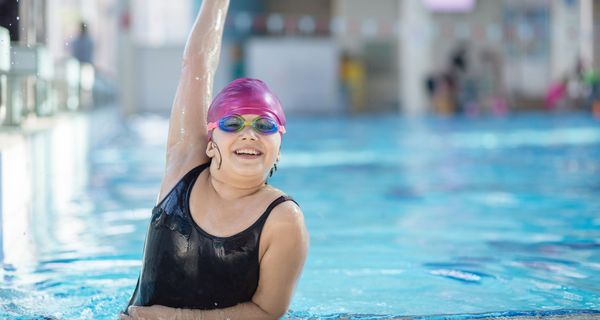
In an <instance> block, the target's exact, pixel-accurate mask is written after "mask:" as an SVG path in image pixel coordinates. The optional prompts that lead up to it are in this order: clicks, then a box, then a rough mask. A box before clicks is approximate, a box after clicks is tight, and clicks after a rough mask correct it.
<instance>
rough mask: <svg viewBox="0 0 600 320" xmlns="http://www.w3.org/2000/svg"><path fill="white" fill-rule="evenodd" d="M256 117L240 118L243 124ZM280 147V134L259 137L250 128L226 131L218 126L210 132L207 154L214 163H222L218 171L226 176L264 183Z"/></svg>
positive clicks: (277, 156) (248, 115) (247, 115)
mask: <svg viewBox="0 0 600 320" xmlns="http://www.w3.org/2000/svg"><path fill="white" fill-rule="evenodd" d="M257 117H258V116H257V115H253V114H246V115H242V118H244V119H245V120H246V121H252V120H254V119H256V118H257ZM213 142H214V144H213ZM215 144H216V146H215ZM280 146H281V134H279V133H277V132H276V133H273V134H261V133H258V132H257V131H256V130H255V129H254V128H253V127H252V126H246V127H244V128H243V129H242V130H240V131H237V132H226V131H223V130H221V129H220V128H218V127H217V128H215V129H214V130H213V133H212V141H210V142H209V143H208V146H207V148H206V154H207V155H208V156H209V157H210V158H212V160H213V161H216V163H217V164H218V163H219V162H221V170H223V171H224V172H226V173H230V174H232V175H234V176H236V175H237V176H242V177H245V178H254V177H256V178H258V177H260V178H261V179H262V180H265V179H266V177H267V174H268V173H269V171H270V170H271V168H272V167H273V165H274V164H275V162H276V161H277V160H278V158H279V148H280ZM217 149H218V150H217Z"/></svg>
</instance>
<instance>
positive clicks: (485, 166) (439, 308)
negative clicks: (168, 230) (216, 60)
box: [0, 112, 600, 319]
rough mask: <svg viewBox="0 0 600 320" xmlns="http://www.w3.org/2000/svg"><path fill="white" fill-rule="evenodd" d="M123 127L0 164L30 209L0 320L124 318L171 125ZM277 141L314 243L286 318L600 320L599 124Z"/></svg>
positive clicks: (160, 121)
mask: <svg viewBox="0 0 600 320" xmlns="http://www.w3.org/2000/svg"><path fill="white" fill-rule="evenodd" d="M108 114H110V112H108ZM115 119H117V118H116V117H111V116H109V115H100V116H93V117H85V116H80V117H78V118H77V119H74V120H72V121H71V120H69V124H68V125H66V127H65V128H62V129H61V127H60V126H58V127H57V128H56V129H49V130H46V131H41V132H38V133H35V134H32V135H31V136H29V137H27V138H26V139H24V140H23V143H24V147H22V148H21V149H22V150H21V151H19V153H18V154H20V155H21V156H20V158H19V156H16V155H14V156H12V157H9V158H3V162H2V166H3V168H5V169H3V170H8V169H6V168H9V166H10V165H12V163H11V162H10V161H14V165H15V166H17V168H19V169H18V170H21V171H22V172H24V173H26V174H25V175H24V176H23V175H22V174H20V173H19V172H21V171H18V170H17V171H15V170H12V171H13V173H12V174H13V176H10V177H9V176H7V174H11V173H10V172H7V173H4V172H3V177H2V178H3V179H4V181H5V182H4V184H3V185H4V186H6V184H7V181H8V183H15V184H16V183H19V184H23V186H21V187H20V188H23V190H25V189H30V191H29V192H30V193H31V199H32V201H30V202H31V203H30V204H29V205H25V206H24V207H19V206H17V205H15V206H14V208H15V209H14V210H15V211H14V212H2V215H1V217H2V226H3V228H4V233H5V236H4V247H5V250H4V251H5V252H4V253H3V256H4V263H3V264H2V268H1V269H0V318H1V319H5V318H15V319H115V318H116V314H117V313H118V312H119V311H120V310H122V308H124V307H125V306H126V304H127V301H128V299H129V297H130V295H131V294H132V291H133V289H134V287H135V284H136V280H137V277H138V274H139V271H140V261H141V257H142V247H143V244H144V237H145V232H146V229H147V226H148V223H149V219H150V214H151V209H152V206H153V205H154V203H155V198H156V195H157V192H158V188H159V183H160V179H161V175H162V170H163V165H164V146H165V140H166V131H167V125H168V124H167V119H166V118H164V117H159V116H154V115H152V116H137V117H135V118H133V119H131V120H129V121H127V122H121V121H119V120H115ZM61 130H62V131H61ZM287 130H288V133H287V134H286V135H285V137H284V141H283V147H282V157H281V162H280V164H281V165H280V168H279V170H278V171H277V172H276V174H275V175H274V176H273V178H272V179H271V180H270V182H269V183H270V184H272V185H274V186H276V187H278V188H280V189H282V190H284V191H286V192H287V193H288V194H289V195H291V196H292V197H294V198H295V199H296V200H297V201H298V203H299V204H300V206H301V207H302V209H303V211H304V214H305V220H306V224H307V227H308V230H309V232H310V237H311V247H310V251H309V256H308V260H307V263H306V265H305V268H304V272H303V275H302V278H301V280H300V282H299V284H298V287H297V289H296V292H295V295H294V298H293V301H292V304H291V307H290V312H289V313H288V315H287V316H286V317H288V318H292V319H319V318H323V319H389V318H393V317H400V316H415V317H419V318H421V319H442V318H443V317H440V315H454V316H452V317H451V319H474V318H477V317H482V315H481V314H483V315H488V316H519V315H553V314H556V315H564V314H571V313H573V314H582V313H583V314H589V315H590V317H593V316H598V315H600V201H599V199H600V121H598V120H593V119H591V118H590V117H589V115H587V114H553V115H548V114H544V115H542V114H523V115H513V116H510V117H506V118H477V119H469V118H425V119H410V118H400V117H397V116H394V115H381V116H370V117H342V118H336V117H326V118H316V117H294V116H289V119H288V125H287ZM15 154H17V153H16V151H15ZM6 159H9V160H6ZM10 159H12V160H10ZM9 178H10V179H11V180H7V179H9ZM19 190H21V189H19ZM5 191H6V189H3V197H4V199H3V201H4V202H5V203H6V201H11V199H17V198H19V197H24V196H23V194H22V192H20V191H19V192H17V191H14V190H13V191H12V193H11V191H6V192H5ZM19 199H20V198H19ZM24 201H25V200H24ZM5 207H6V206H5ZM19 208H21V209H22V208H24V209H26V210H27V212H28V213H27V214H25V213H22V212H18V210H19ZM23 216H26V218H23ZM17 217H18V218H17ZM7 230H8V231H7ZM7 239H8V240H7ZM478 315H479V316H478Z"/></svg>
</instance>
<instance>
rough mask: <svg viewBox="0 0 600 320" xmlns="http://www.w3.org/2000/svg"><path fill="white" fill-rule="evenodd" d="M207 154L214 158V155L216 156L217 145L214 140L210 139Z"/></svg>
mask: <svg viewBox="0 0 600 320" xmlns="http://www.w3.org/2000/svg"><path fill="white" fill-rule="evenodd" d="M206 155H207V156H208V157H209V158H212V157H214V156H215V145H214V142H213V141H212V140H210V141H209V142H208V144H207V145H206Z"/></svg>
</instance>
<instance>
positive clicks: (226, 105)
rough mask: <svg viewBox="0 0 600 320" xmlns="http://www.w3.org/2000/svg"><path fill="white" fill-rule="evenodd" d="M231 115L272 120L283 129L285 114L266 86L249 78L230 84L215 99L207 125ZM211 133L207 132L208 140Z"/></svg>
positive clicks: (209, 112)
mask: <svg viewBox="0 0 600 320" xmlns="http://www.w3.org/2000/svg"><path fill="white" fill-rule="evenodd" d="M233 114H238V115H244V114H256V115H259V116H266V117H270V118H272V119H274V120H275V121H277V123H278V124H279V125H280V126H284V127H285V114H284V113H283V108H282V107H281V102H280V101H279V99H278V98H277V96H275V94H274V93H273V92H271V90H270V89H269V88H268V87H267V85H266V84H265V83H264V82H262V81H260V80H258V79H251V78H240V79H236V80H233V81H232V82H230V83H229V84H228V85H227V86H225V88H223V89H222V90H221V91H220V92H219V94H218V95H217V96H216V97H215V99H214V100H213V102H212V103H211V104H210V107H209V108H208V116H207V121H208V123H211V122H218V121H219V120H220V119H221V118H223V117H225V116H229V115H233ZM211 136H212V131H211V132H209V139H210V137H211Z"/></svg>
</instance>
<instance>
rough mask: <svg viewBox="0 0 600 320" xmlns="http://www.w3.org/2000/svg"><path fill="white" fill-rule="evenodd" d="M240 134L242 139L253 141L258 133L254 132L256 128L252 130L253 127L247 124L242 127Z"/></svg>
mask: <svg viewBox="0 0 600 320" xmlns="http://www.w3.org/2000/svg"><path fill="white" fill-rule="evenodd" d="M240 135H241V137H242V140H252V141H255V140H257V139H258V133H257V132H256V130H254V128H252V126H247V127H245V128H244V129H242V132H241V133H240Z"/></svg>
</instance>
